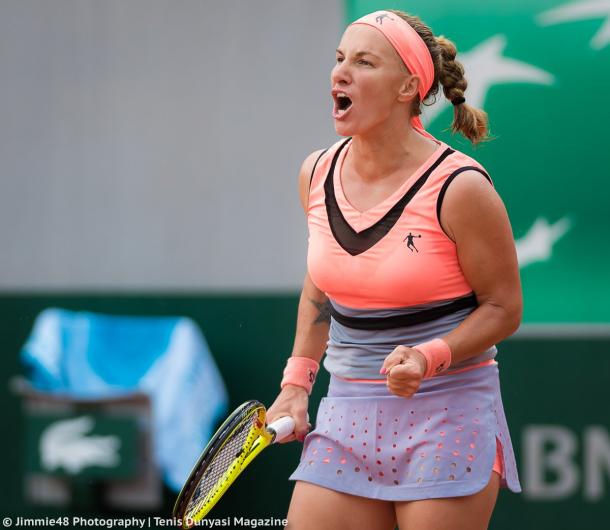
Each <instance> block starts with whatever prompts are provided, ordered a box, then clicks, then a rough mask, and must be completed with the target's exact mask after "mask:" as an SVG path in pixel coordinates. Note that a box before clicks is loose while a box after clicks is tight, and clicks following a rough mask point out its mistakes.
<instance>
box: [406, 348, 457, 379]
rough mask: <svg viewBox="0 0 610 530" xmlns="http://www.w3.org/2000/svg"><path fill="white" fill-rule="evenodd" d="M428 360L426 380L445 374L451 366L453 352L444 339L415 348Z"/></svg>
mask: <svg viewBox="0 0 610 530" xmlns="http://www.w3.org/2000/svg"><path fill="white" fill-rule="evenodd" d="M413 349H415V350H417V351H418V352H420V353H421V354H423V356H424V357H425V358H426V364H427V367H426V373H425V374H424V379H428V378H430V377H434V376H435V375H437V374H440V373H441V372H444V371H445V370H446V369H447V368H449V365H450V364H451V350H450V349H449V345H448V344H447V343H446V342H445V341H444V340H443V339H433V340H430V341H428V342H422V343H421V344H417V345H416V346H413Z"/></svg>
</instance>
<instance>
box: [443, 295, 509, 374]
mask: <svg viewBox="0 0 610 530" xmlns="http://www.w3.org/2000/svg"><path fill="white" fill-rule="evenodd" d="M520 322H521V306H520V304H518V303H515V304H513V306H512V307H511V306H509V305H499V304H494V303H492V302H484V303H481V305H480V306H479V307H478V308H477V309H475V310H474V311H473V312H472V313H471V314H470V315H469V316H468V317H467V318H466V319H465V320H464V321H463V322H462V323H461V324H460V325H459V326H458V327H457V328H455V329H454V330H452V331H451V332H450V333H448V334H447V335H445V336H443V337H442V339H443V340H444V341H445V342H446V343H447V344H448V345H449V348H450V349H451V364H457V363H459V362H460V361H463V360H465V359H468V358H470V357H474V356H476V355H479V354H481V353H483V352H484V351H486V350H487V349H489V348H490V347H491V346H493V345H494V344H497V343H498V342H500V341H502V340H504V339H505V338H506V337H508V336H510V335H512V334H513V333H514V332H515V331H516V330H517V328H518V327H519V323H520Z"/></svg>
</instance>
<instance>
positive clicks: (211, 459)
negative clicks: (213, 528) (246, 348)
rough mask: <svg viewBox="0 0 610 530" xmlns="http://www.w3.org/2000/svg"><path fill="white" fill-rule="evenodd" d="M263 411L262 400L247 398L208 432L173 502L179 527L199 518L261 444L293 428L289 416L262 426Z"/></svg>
mask: <svg viewBox="0 0 610 530" xmlns="http://www.w3.org/2000/svg"><path fill="white" fill-rule="evenodd" d="M265 415H266V410H265V407H264V405H263V404H262V403H259V402H258V401H247V402H246V403H244V404H243V405H240V406H239V407H238V408H237V409H235V410H234V411H233V413H232V414H231V415H230V416H229V417H228V418H227V419H226V420H225V422H224V423H223V424H222V425H221V426H220V428H219V429H218V430H217V431H216V433H215V434H214V436H212V439H211V440H210V441H209V443H208V445H207V446H206V448H205V449H204V450H203V452H202V453H201V456H200V457H199V460H198V461H197V463H196V464H195V467H194V468H193V470H192V471H191V474H190V475H189V478H188V479H187V481H186V482H185V484H184V486H183V487H182V491H181V492H180V495H178V498H177V499H176V504H175V505H174V511H173V515H174V517H175V518H177V519H180V520H181V521H182V526H183V528H191V527H192V526H193V525H195V524H196V523H197V522H198V521H201V520H202V519H203V518H204V517H205V516H206V515H207V514H208V513H209V512H210V510H211V509H212V508H213V507H214V505H215V504H216V503H217V502H218V501H219V499H220V498H221V497H222V496H223V494H224V493H225V492H226V491H227V489H229V486H231V484H233V482H235V479H236V478H237V477H238V476H239V475H240V474H241V472H242V471H243V470H244V469H245V468H246V466H247V465H248V464H249V463H250V462H252V460H253V459H254V458H255V457H256V456H257V455H258V454H259V453H260V452H261V451H262V450H263V449H265V447H267V446H269V445H270V444H272V443H274V442H279V441H280V440H283V439H284V438H286V437H287V436H289V435H290V434H292V432H293V431H294V419H292V418H291V417H290V416H285V417H283V418H280V419H278V420H276V421H274V422H273V423H272V424H270V425H267V426H265Z"/></svg>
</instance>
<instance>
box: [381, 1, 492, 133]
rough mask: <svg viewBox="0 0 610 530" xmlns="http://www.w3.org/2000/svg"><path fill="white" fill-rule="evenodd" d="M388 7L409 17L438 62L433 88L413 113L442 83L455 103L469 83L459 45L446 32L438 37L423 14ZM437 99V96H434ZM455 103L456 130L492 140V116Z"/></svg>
mask: <svg viewBox="0 0 610 530" xmlns="http://www.w3.org/2000/svg"><path fill="white" fill-rule="evenodd" d="M388 11H390V12H392V13H394V14H395V15H398V16H399V17H400V18H402V19H403V20H405V21H406V22H407V23H408V24H409V25H410V26H411V27H412V28H413V29H414V30H415V31H417V33H418V34H419V36H420V37H421V38H422V40H423V41H424V42H425V43H426V46H427V47H428V50H429V51H430V55H431V56H432V63H433V64H434V81H433V82H432V86H431V87H430V90H429V91H428V93H427V94H426V97H425V98H424V101H423V102H422V101H420V98H419V96H417V98H416V99H415V102H414V104H413V110H412V112H413V115H415V116H419V115H420V114H421V112H422V111H421V104H422V103H424V104H425V103H426V101H428V99H429V98H430V97H431V96H436V94H438V91H439V83H440V84H441V85H442V87H443V93H444V94H445V97H446V98H447V99H448V100H449V101H450V102H452V103H453V101H454V100H456V99H457V98H463V97H464V92H465V91H466V88H467V87H468V81H466V78H465V77H464V67H463V66H462V63H460V62H459V61H456V60H455V57H456V55H457V48H456V46H455V44H453V42H451V41H450V40H449V39H447V38H446V37H443V36H442V35H441V36H439V37H435V36H434V34H433V33H432V30H431V29H430V28H429V27H428V26H426V24H424V23H423V22H422V21H421V19H420V18H419V17H416V16H414V15H409V14H407V13H405V12H404V11H399V10H397V9H388ZM434 101H436V98H435V99H434ZM459 101H460V100H458V104H457V105H454V106H453V109H454V110H453V123H452V124H451V131H452V132H454V133H455V132H460V133H462V134H463V135H464V136H465V137H466V138H468V139H469V140H470V141H471V142H472V143H473V144H475V145H476V144H478V143H480V142H483V141H486V140H489V120H488V117H487V113H486V112H485V111H484V110H481V109H477V108H476V107H472V106H471V105H467V104H466V103H459Z"/></svg>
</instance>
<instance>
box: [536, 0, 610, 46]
mask: <svg viewBox="0 0 610 530" xmlns="http://www.w3.org/2000/svg"><path fill="white" fill-rule="evenodd" d="M592 18H605V19H606V20H605V22H604V24H603V25H602V27H601V28H600V30H599V31H598V32H597V33H596V34H595V35H594V36H593V39H591V46H592V47H593V48H594V49H596V50H600V49H602V48H603V47H604V46H606V44H608V43H609V42H610V0H585V1H584V2H577V3H572V4H567V5H564V6H561V7H557V8H555V9H551V10H550V11H545V12H544V13H541V14H540V15H538V17H537V20H538V22H540V23H541V24H542V25H544V26H549V25H551V24H559V23H561V22H570V21H574V20H589V19H592Z"/></svg>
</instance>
